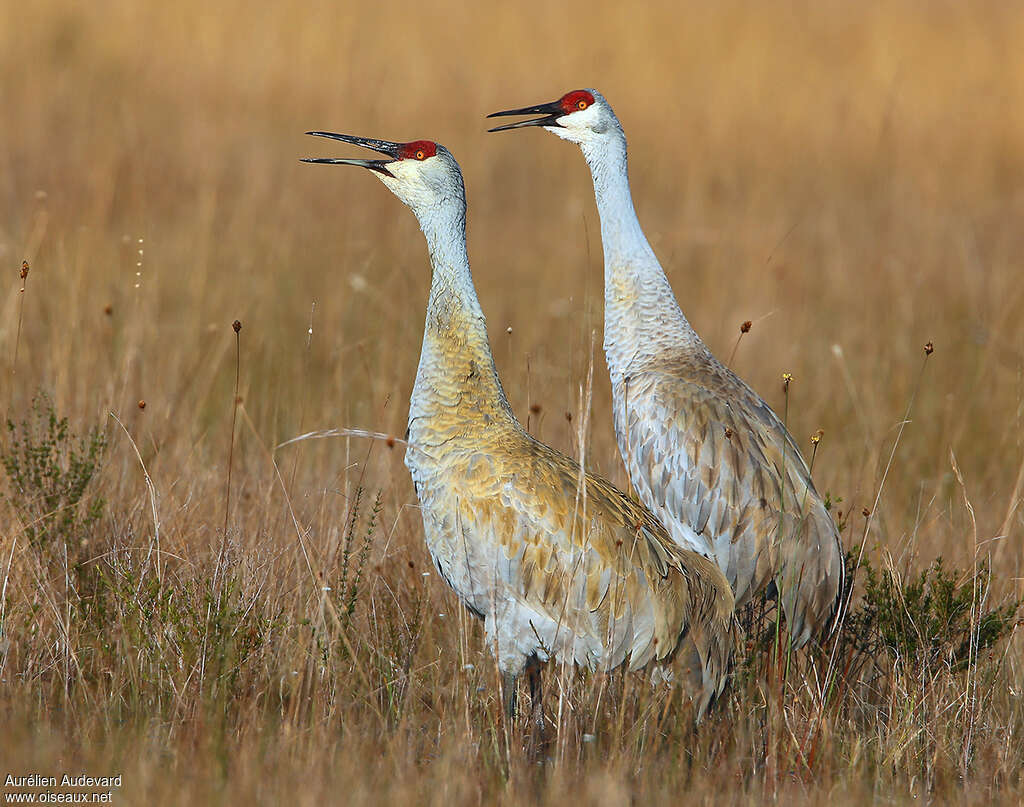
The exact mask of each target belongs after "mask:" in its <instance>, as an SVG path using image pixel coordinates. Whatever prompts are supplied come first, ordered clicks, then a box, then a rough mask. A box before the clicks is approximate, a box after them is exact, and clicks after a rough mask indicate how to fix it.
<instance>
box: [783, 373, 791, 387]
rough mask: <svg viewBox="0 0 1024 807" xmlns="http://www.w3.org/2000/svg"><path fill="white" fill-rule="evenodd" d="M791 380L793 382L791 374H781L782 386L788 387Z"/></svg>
mask: <svg viewBox="0 0 1024 807" xmlns="http://www.w3.org/2000/svg"><path fill="white" fill-rule="evenodd" d="M792 380H793V374H792V373H783V374H782V383H783V384H786V385H787V386H788V385H789V382H790V381H792Z"/></svg>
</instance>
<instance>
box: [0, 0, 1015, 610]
mask: <svg viewBox="0 0 1024 807" xmlns="http://www.w3.org/2000/svg"><path fill="white" fill-rule="evenodd" d="M1021 42H1024V13H1022V11H1021V8H1020V6H1019V5H1017V4H1014V3H1004V2H995V1H994V0H993V1H992V2H975V3H970V4H968V3H960V2H923V0H894V1H893V2H887V3H860V4H851V3H846V2H839V0H827V1H826V2H792V3H785V2H756V3H755V2H733V1H732V0H728V1H727V2H720V3H714V4H705V3H696V2H652V3H645V4H641V5H637V4H626V3H620V2H606V1H605V0H598V2H594V0H591V1H590V2H586V3H584V2H575V1H570V2H566V3H559V4H550V3H531V2H526V3H502V4H497V3H494V4H490V3H481V4H461V3H455V2H449V0H437V2H434V3H430V4H414V3H401V2H388V0H385V1H384V2H378V3H369V4H367V3H364V4H356V3H350V2H327V1H326V0H306V1H305V2H302V3H289V4H278V3H265V4H263V3H251V2H244V3H243V2H238V0H225V1H224V2H217V3H208V2H197V0H178V2H174V3H158V2H139V1H138V0H131V1H130V2H129V0H123V1H119V0H99V1H98V2H94V3H88V4H84V3H71V2H60V0H33V2H31V3H25V2H21V3H19V2H4V3H2V4H0V109H2V112H3V116H2V125H0V369H2V371H3V382H2V383H0V391H2V396H0V397H2V400H0V407H2V408H3V409H2V411H3V412H4V413H8V414H9V416H10V417H11V419H12V420H14V421H18V420H20V419H21V417H22V416H23V415H25V413H27V412H28V409H29V405H30V401H31V400H32V397H33V396H34V395H35V394H36V392H37V391H39V390H43V391H45V392H47V393H48V394H49V395H50V396H51V397H52V399H53V401H54V405H55V408H56V410H57V411H58V412H59V413H61V414H66V415H68V416H69V417H70V419H71V421H72V423H73V424H74V425H76V426H77V427H78V428H79V429H80V430H85V429H87V428H88V427H89V426H90V425H91V424H99V425H101V426H103V427H104V428H106V429H108V434H109V446H108V448H107V459H106V461H105V464H104V468H103V473H102V478H101V480H100V482H99V483H98V484H99V485H100V488H99V490H100V491H101V493H102V495H103V497H104V498H105V499H106V501H107V506H108V510H110V511H113V512H119V513H122V514H123V518H124V519H125V520H126V521H127V522H129V523H133V524H136V525H137V526H136V529H137V530H138V532H139V533H140V534H141V533H143V532H144V531H145V524H146V523H147V519H149V507H150V501H149V498H148V496H147V488H146V478H145V477H144V475H143V474H142V472H141V470H140V468H139V464H138V462H139V457H137V456H136V454H135V453H134V451H133V449H132V445H131V443H130V441H129V440H128V439H127V435H130V436H131V438H132V440H134V442H135V444H136V445H137V447H138V449H139V452H140V456H141V458H142V460H143V461H144V463H145V465H146V468H147V470H148V473H149V476H150V478H151V479H152V482H153V485H154V486H155V489H156V491H157V493H158V496H159V504H160V509H161V512H162V524H161V529H162V531H163V532H162V540H163V541H164V542H165V547H166V548H167V549H168V551H173V552H175V553H178V554H180V555H181V556H183V557H190V558H192V557H206V558H209V557H215V556H216V553H217V547H218V545H219V543H220V540H221V536H222V534H223V532H222V529H221V527H222V519H224V508H225V505H226V503H225V495H224V490H225V472H226V468H227V462H228V455H229V446H230V443H231V428H232V426H231V423H232V413H233V407H232V400H233V397H234V388H233V387H234V383H235V362H236V339H235V334H234V333H233V332H232V330H231V323H232V321H233V320H235V319H236V318H237V319H238V320H240V321H241V323H242V330H241V332H240V334H239V336H238V343H237V348H238V358H239V364H238V368H239V379H240V382H239V397H240V399H241V400H240V404H239V407H238V414H237V424H236V426H235V438H234V453H233V463H234V470H233V473H234V476H233V480H234V481H233V486H234V489H233V492H232V494H231V498H230V501H229V502H228V503H227V504H228V509H229V511H230V513H229V517H228V519H227V523H228V524H229V527H230V529H231V530H232V531H233V532H232V534H233V535H235V536H237V539H233V540H237V541H238V542H239V545H240V547H243V548H244V547H245V546H254V545H255V543H258V541H257V536H263V537H261V538H259V540H266V541H268V542H270V543H269V545H274V541H278V542H280V543H281V544H282V545H284V546H287V547H289V549H288V550H287V551H288V552H292V551H293V547H294V543H295V538H294V534H293V533H291V530H292V525H291V521H290V517H288V516H287V515H286V512H287V511H286V508H285V501H284V498H283V496H282V491H283V490H287V492H288V496H289V497H290V504H291V506H293V507H294V512H295V515H296V517H297V519H298V522H299V523H301V524H303V525H305V526H304V528H305V529H306V533H305V534H306V535H307V537H308V541H309V545H310V547H311V548H312V549H311V551H312V552H314V553H316V552H318V551H319V549H318V547H320V546H322V545H323V542H324V540H326V539H325V537H324V536H325V535H327V534H328V533H329V532H330V530H331V529H335V530H337V527H336V526H333V527H332V525H337V524H338V523H341V522H343V521H344V518H345V514H346V512H347V510H346V508H347V506H348V504H347V502H348V499H347V498H346V497H347V496H349V495H350V493H351V487H352V485H353V484H354V483H353V482H352V480H351V476H352V474H353V473H354V471H353V469H356V471H357V472H358V474H359V478H358V479H359V483H360V484H361V485H364V486H365V487H366V488H367V489H368V490H377V489H379V490H381V491H382V496H383V507H384V513H385V521H386V523H387V524H388V529H389V530H390V532H389V543H388V544H387V546H386V547H385V548H382V547H381V546H379V545H378V546H377V547H376V548H375V549H374V552H375V558H378V559H379V560H380V561H381V562H382V563H383V562H384V561H385V560H386V559H387V558H399V559H401V560H402V561H404V560H405V559H406V558H409V559H412V560H415V561H416V562H417V563H423V562H426V552H425V549H424V547H423V544H422V537H421V533H420V525H419V515H418V512H417V511H416V510H415V509H413V508H410V507H408V505H409V504H411V503H412V502H413V500H414V495H413V491H412V487H411V484H410V483H409V480H408V475H407V473H406V471H405V469H404V467H403V465H402V462H401V453H402V452H401V447H398V448H396V449H394V450H389V449H388V448H387V446H386V444H385V443H383V442H376V443H368V442H366V441H360V440H339V439H335V440H323V441H318V442H305V443H302V444H299V445H297V446H289V447H287V448H283V449H279V450H275V446H277V445H278V444H279V443H281V442H283V441H285V440H288V439H290V438H292V437H295V436H296V435H299V434H301V433H303V432H307V431H310V430H314V429H326V428H334V427H358V428H364V429H369V430H373V431H378V432H383V433H388V434H394V435H397V436H401V435H402V434H403V433H404V430H405V421H406V415H407V401H408V396H409V393H410V391H411V387H412V381H413V377H414V373H415V366H416V362H417V359H418V351H419V343H420V337H421V334H422V327H423V312H424V308H425V305H426V297H427V288H428V284H429V264H428V261H427V254H426V249H425V244H424V242H423V239H422V237H421V235H420V233H419V232H418V229H417V225H416V222H415V219H414V218H413V216H412V214H411V213H410V212H409V211H408V210H407V209H405V208H404V207H403V206H402V205H401V203H400V202H398V201H397V200H396V199H395V198H393V197H392V196H391V194H390V193H388V192H387V191H386V189H384V188H383V187H381V186H380V185H379V184H378V183H377V182H375V181H374V179H373V178H372V177H371V176H369V175H368V174H367V173H366V172H360V171H356V170H354V169H351V168H345V167H332V166H312V165H306V164H302V163H300V162H299V158H300V157H303V156H357V155H356V153H355V150H354V149H351V148H350V147H347V146H345V145H343V144H339V143H334V142H330V141H326V140H322V139H316V138H310V137H306V136H304V134H303V132H305V131H307V130H310V129H322V130H333V131H339V132H345V133H351V134H357V135H363V136H369V137H379V138H385V139H391V140H403V141H404V140H412V139H419V138H425V139H432V140H436V141H438V142H441V143H443V144H444V145H446V146H447V147H448V148H449V149H450V150H451V151H452V152H453V153H454V155H455V156H456V158H457V159H458V160H459V162H460V164H461V166H462V169H463V172H464V175H465V181H466V187H467V192H468V197H469V242H470V243H469V248H470V259H471V261H472V265H473V270H474V275H475V278H476V282H477V286H478V290H479V294H480V298H481V303H482V306H483V309H484V311H485V313H486V315H487V317H488V325H489V330H490V337H491V344H492V347H493V350H494V353H495V357H496V361H497V364H498V369H499V372H500V374H501V377H502V380H503V382H504V385H505V389H506V391H507V393H508V395H509V398H510V400H511V402H512V405H513V407H514V409H515V410H516V412H517V414H518V415H519V417H520V419H521V420H523V421H524V423H525V422H527V421H528V423H529V428H530V430H531V432H532V433H533V434H535V435H537V436H539V437H540V438H542V439H543V440H545V441H547V442H549V443H551V444H553V445H555V446H557V447H559V448H561V449H562V450H565V451H567V452H569V453H571V454H573V455H578V453H579V445H578V440H577V428H578V426H579V424H580V423H581V421H582V422H585V423H586V424H587V435H588V437H587V439H588V440H589V447H588V451H587V456H588V462H589V463H590V464H592V466H593V467H594V468H595V469H596V470H599V471H601V472H602V473H604V474H606V475H608V476H609V477H610V478H611V479H612V480H613V481H615V482H616V483H617V484H620V485H624V484H625V482H626V480H625V474H624V472H623V470H622V467H621V462H620V460H619V457H618V454H617V451H616V449H615V445H614V441H613V435H612V426H611V412H610V389H609V384H608V381H607V374H606V370H605V366H604V359H603V355H602V351H601V338H602V334H601V328H602V253H601V245H600V231H599V225H598V219H597V214H596V209H595V206H594V202H593V192H592V187H591V183H590V178H589V174H588V172H587V169H586V166H585V163H584V161H583V159H582V157H581V155H580V154H579V153H578V150H577V149H576V148H575V147H574V146H571V145H569V144H565V143H562V142H559V141H558V140H557V139H556V138H554V137H552V136H550V135H548V134H546V133H544V132H542V131H540V130H528V131H525V132H511V133H500V134H485V130H486V128H487V122H486V121H485V115H486V114H487V113H489V112H493V111H496V110H500V109H506V108H509V107H518V106H523V105H528V104H534V103H540V102H545V101H551V100H554V99H556V98H558V97H559V96H560V95H561V94H562V93H564V92H566V91H568V90H571V89H576V88H579V87H596V88H598V89H599V90H600V91H601V92H602V93H604V94H605V96H606V97H607V98H608V100H609V101H610V103H611V104H612V105H613V107H614V109H615V111H616V113H617V115H618V117H619V119H620V120H621V122H622V124H623V126H624V127H625V130H626V133H627V136H628V138H629V145H630V173H631V180H632V188H633V193H634V198H635V200H636V204H637V209H638V213H639V216H640V219H641V222H642V224H643V225H644V227H645V230H646V232H647V235H648V237H649V239H650V241H651V243H652V245H653V246H654V249H655V251H656V253H657V254H658V256H659V257H660V259H661V261H662V264H663V265H664V267H665V269H666V271H667V273H668V275H669V279H670V281H671V282H672V284H673V287H674V289H675V291H676V294H677V297H678V299H679V302H680V304H681V306H682V308H683V310H684V312H685V313H686V314H687V316H688V317H689V318H690V320H691V322H692V323H693V324H694V326H695V327H696V329H697V330H698V332H699V333H700V334H701V335H702V336H703V337H704V338H705V340H706V341H707V342H708V343H709V344H710V346H711V347H712V349H713V350H714V351H715V352H716V353H717V355H718V356H719V357H721V358H722V359H723V360H724V359H726V358H728V357H729V356H730V355H731V354H732V352H733V350H734V348H735V349H736V351H735V357H734V358H733V359H732V362H731V364H732V367H733V368H734V369H735V370H737V372H739V374H740V375H741V376H743V377H744V378H745V379H746V380H747V381H748V382H750V383H751V385H752V386H753V387H754V388H755V389H756V390H757V391H758V392H759V393H760V394H761V395H762V396H763V397H764V398H765V399H766V400H767V401H768V402H769V404H771V405H772V407H773V408H774V409H775V410H776V411H777V412H778V413H779V414H780V416H784V417H785V419H786V422H787V423H788V425H789V427H790V430H791V431H792V432H793V434H794V436H795V437H796V439H797V442H798V443H799V444H800V445H801V447H802V448H803V449H804V451H805V454H806V455H807V456H808V457H809V456H810V451H811V443H810V439H809V438H810V436H811V435H812V434H813V433H814V432H815V430H817V429H819V428H821V429H824V433H825V436H824V439H823V441H822V442H821V444H820V445H819V446H818V449H817V452H816V455H815V458H814V468H813V473H814V477H815V480H816V483H817V486H818V488H819V490H822V491H827V492H828V493H829V495H830V497H831V499H832V501H833V502H834V503H835V504H834V512H837V518H838V519H839V520H840V521H843V520H844V518H846V519H848V523H847V525H846V527H845V529H844V533H843V534H844V541H846V543H847V544H848V545H853V543H855V542H857V541H859V540H860V538H861V535H862V533H863V531H864V529H865V518H864V517H863V516H862V515H861V512H862V509H864V508H869V509H870V508H874V507H875V502H876V496H877V494H878V491H879V487H880V485H881V483H882V479H883V473H884V472H885V470H886V468H887V466H888V464H889V460H890V455H891V453H892V452H893V445H894V441H895V440H896V437H897V434H898V433H899V430H900V424H901V422H902V421H903V419H904V417H905V415H906V414H907V413H908V411H909V417H908V421H909V422H908V423H907V424H906V427H905V429H904V430H903V432H902V436H901V437H900V440H899V445H898V447H897V449H896V451H895V454H894V455H893V456H892V462H891V466H890V467H889V471H888V475H887V476H886V477H885V483H884V489H883V491H882V495H881V497H880V499H879V504H878V510H877V512H876V513H875V516H874V518H873V520H872V524H871V528H870V532H869V534H868V536H867V537H868V542H869V544H868V545H869V548H870V551H871V552H873V553H876V554H881V555H885V554H886V553H889V554H891V555H892V557H893V558H896V559H899V560H906V559H908V558H915V559H919V560H920V562H921V563H927V562H930V561H931V560H932V559H933V558H934V557H936V556H937V555H944V556H946V557H948V558H950V559H952V560H953V561H955V562H956V563H957V564H959V565H964V564H967V565H970V564H972V563H973V562H974V559H975V557H976V548H977V547H978V546H979V545H980V546H981V547H982V548H981V550H980V551H979V554H978V555H977V556H978V557H981V556H987V555H988V553H989V552H991V553H992V555H993V558H994V565H993V568H994V580H995V581H996V584H997V585H998V587H999V589H1000V591H1004V592H1012V591H1017V592H1020V590H1021V577H1022V572H1021V564H1022V561H1024V548H1022V546H1024V540H1022V536H1024V523H1022V513H1021V511H1020V510H1019V508H1018V507H1017V503H1018V500H1019V496H1020V494H1021V484H1022V481H1024V476H1022V471H1024V464H1022V457H1024V446H1022V436H1024V429H1022V416H1024V318H1022V317H1021V316H1020V312H1021V310H1022V304H1024V273H1022V272H1021V265H1022V264H1021V261H1022V257H1021V256H1022V255H1024V227H1022V221H1024V59H1022V57H1021V48H1020V43H1021ZM358 156H362V155H358ZM22 260H27V261H28V263H29V264H30V267H31V269H30V274H29V275H28V277H27V280H26V290H25V292H24V293H22V292H21V291H20V289H21V280H20V278H19V269H20V266H21V262H22ZM745 320H750V321H752V323H753V327H752V330H751V331H750V333H749V334H747V335H745V336H744V337H743V338H742V341H741V342H740V344H739V346H738V348H737V347H736V342H737V338H738V337H739V335H740V334H739V329H740V325H741V323H742V322H744V321H745ZM19 322H20V323H21V324H20V333H19ZM929 341H931V342H933V343H934V346H935V352H934V354H933V355H931V356H930V357H929V358H928V359H927V361H926V360H925V353H924V349H923V346H924V345H925V343H926V342H929ZM591 367H592V368H593V399H592V405H591V406H590V407H589V410H588V407H587V400H586V384H587V377H588V371H589V370H590V368H591ZM784 372H788V373H792V374H793V376H794V379H795V380H794V382H793V384H792V386H791V387H790V391H789V395H788V399H787V398H785V397H784V395H783V390H782V384H781V376H782V373H784ZM141 401H145V404H146V405H145V408H144V409H143V408H140V405H139V404H140V402H141ZM908 407H909V408H908ZM110 412H113V413H115V414H117V416H118V418H119V419H120V420H121V422H122V423H123V424H124V426H125V431H122V430H121V429H120V428H119V427H118V426H117V425H116V424H115V423H113V421H112V420H111V419H110V418H109V416H108V413H110ZM126 432H127V435H126ZM954 456H955V461H956V463H957V465H958V467H959V469H960V473H961V476H962V482H961V481H958V479H957V477H956V474H955V473H954V465H953V462H952V461H951V460H952V457H954ZM272 457H273V458H274V459H275V460H276V463H277V465H275V464H274V462H271V458H272ZM278 467H280V469H281V470H280V475H279V471H278ZM282 476H283V479H282V478H281V477H282ZM840 500H841V501H840ZM851 513H852V514H853V515H852V516H851V515H850V514H851ZM9 523H12V524H13V522H9ZM12 529H13V527H12ZM0 531H2V530H0ZM997 536H998V537H999V540H996V541H990V539H994V538H996V537H997ZM986 541H990V542H989V543H985V542H986ZM247 542H248V543H247ZM3 551H4V553H6V552H8V551H10V550H7V549H4V550H3ZM242 551H243V549H239V552H242ZM296 562H297V561H296ZM915 562H917V560H915ZM15 567H17V563H15ZM385 568H387V567H385ZM13 579H14V578H13V577H12V580H13ZM19 585H20V586H21V588H19ZM31 586H32V583H31V581H30V580H29V581H23V582H22V583H20V584H12V588H11V590H10V592H9V593H8V597H9V598H11V597H16V596H17V592H18V591H21V592H22V594H24V593H25V592H26V591H28V589H29V588H31ZM26 596H27V595H26ZM431 596H432V597H434V598H435V599H436V600H437V601H438V602H445V597H446V596H447V593H446V592H445V591H444V589H443V587H442V586H441V584H440V583H436V591H434V592H433V593H432V595H431ZM11 607H13V606H11Z"/></svg>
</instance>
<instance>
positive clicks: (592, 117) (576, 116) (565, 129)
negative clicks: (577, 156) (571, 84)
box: [487, 89, 622, 146]
mask: <svg viewBox="0 0 1024 807" xmlns="http://www.w3.org/2000/svg"><path fill="white" fill-rule="evenodd" d="M510 115H540V116H541V117H539V118H531V119H530V120H521V121H516V122H515V123H507V124H505V125H504V126H495V127H494V128H493V129H490V130H489V131H492V132H502V131H505V130H506V129H521V128H523V127H525V126H543V127H544V128H545V129H547V130H548V131H549V132H553V133H554V134H556V135H558V136H559V137H561V138H562V139H563V140H571V141H572V142H573V143H579V144H580V145H581V146H585V145H589V144H592V143H596V142H598V141H600V140H602V139H604V138H606V137H608V136H610V135H611V136H615V135H618V136H621V134H622V127H621V126H620V125H619V121H618V118H616V117H615V113H614V112H612V108H611V106H609V104H608V102H607V101H606V100H605V99H604V96H603V95H601V93H599V92H598V91H597V90H592V89H590V90H573V91H572V92H567V93H566V94H565V95H563V96H562V97H561V98H559V99H558V100H557V101H552V102H551V103H548V104H537V105H536V106H527V107H523V108H522V109H506V110H505V111H504V112H493V113H491V114H490V115H488V116H487V117H488V118H504V117H508V116H510Z"/></svg>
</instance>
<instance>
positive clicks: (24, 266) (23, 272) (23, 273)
mask: <svg viewBox="0 0 1024 807" xmlns="http://www.w3.org/2000/svg"><path fill="white" fill-rule="evenodd" d="M26 277H28V261H22V262H21V279H22V280H24V279H25V278H26Z"/></svg>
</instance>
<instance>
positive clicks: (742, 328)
mask: <svg viewBox="0 0 1024 807" xmlns="http://www.w3.org/2000/svg"><path fill="white" fill-rule="evenodd" d="M753 327H754V323H753V322H751V321H750V320H749V319H748V320H744V322H743V324H742V325H740V333H750V329H751V328H753Z"/></svg>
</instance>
